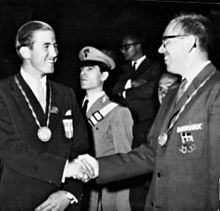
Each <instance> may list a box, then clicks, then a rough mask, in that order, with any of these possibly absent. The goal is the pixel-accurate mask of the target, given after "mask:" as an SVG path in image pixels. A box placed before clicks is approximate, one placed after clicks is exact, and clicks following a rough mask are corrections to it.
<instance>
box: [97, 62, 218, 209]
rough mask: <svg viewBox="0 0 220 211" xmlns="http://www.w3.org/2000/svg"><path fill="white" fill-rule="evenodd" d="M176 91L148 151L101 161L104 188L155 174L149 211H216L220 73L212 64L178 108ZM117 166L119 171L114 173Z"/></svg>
mask: <svg viewBox="0 0 220 211" xmlns="http://www.w3.org/2000/svg"><path fill="white" fill-rule="evenodd" d="M210 74H214V75H212V76H211V78H210V79H209V80H208V81H207V83H206V84H205V85H204V86H203V87H202V88H201V89H199V91H198V92H197V93H196V95H195V96H194V97H193V98H192V100H191V101H190V102H189V104H188V105H187V106H186V108H185V110H184V111H183V113H182V114H181V115H180V117H179V119H178V121H177V122H176V123H175V125H174V127H173V128H172V129H171V130H170V132H169V134H168V135H169V138H168V142H167V144H166V145H165V146H163V147H161V146H160V145H159V144H158V137H159V135H160V133H161V131H162V130H163V129H165V128H167V127H168V124H169V122H170V121H171V119H172V118H173V117H174V116H175V115H176V113H177V111H178V110H179V109H180V108H181V107H182V105H183V104H184V103H185V102H186V100H187V99H188V98H189V96H190V95H191V94H192V93H193V92H194V91H195V90H196V89H197V88H198V86H199V85H200V84H201V83H202V82H203V81H204V80H205V79H206V78H207V77H209V75H210ZM176 92H177V89H175V90H171V91H170V93H169V94H168V95H167V97H166V99H165V101H164V103H163V105H162V106H161V108H160V110H159V113H158V115H157V117H156V119H155V121H154V124H153V126H152V128H151V130H150V132H149V135H148V140H149V142H150V143H151V144H150V145H149V146H144V145H142V146H140V147H139V148H137V149H136V150H133V151H132V152H130V153H128V154H120V155H116V156H113V157H109V158H102V159H99V167H100V169H99V178H98V182H99V183H106V182H110V181H115V180H120V179H126V178H129V177H133V176H136V175H140V174H144V173H147V172H151V171H154V175H153V181H152V183H151V188H150V192H149V195H148V199H147V203H146V210H147V211H149V210H156V209H157V208H160V209H161V210H163V211H173V210H176V211H214V210H218V206H219V198H218V197H219V177H220V129H219V125H220V73H219V72H218V71H216V69H215V67H214V66H213V64H209V65H207V66H206V67H205V68H204V69H203V70H202V71H201V72H200V73H199V75H198V76H197V77H196V78H195V79H194V80H193V81H192V83H191V85H190V86H189V87H188V89H187V90H186V92H185V93H184V95H183V97H182V98H181V99H180V101H179V102H178V104H177V105H176V106H175V104H174V103H175V100H174V98H175V95H176ZM115 166H117V168H115Z"/></svg>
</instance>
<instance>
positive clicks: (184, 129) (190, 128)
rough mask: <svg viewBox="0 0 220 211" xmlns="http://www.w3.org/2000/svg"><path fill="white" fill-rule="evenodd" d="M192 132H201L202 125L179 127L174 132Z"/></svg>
mask: <svg viewBox="0 0 220 211" xmlns="http://www.w3.org/2000/svg"><path fill="white" fill-rule="evenodd" d="M192 130H202V123H197V124H191V125H183V126H179V127H177V130H176V132H177V133H182V132H187V131H192Z"/></svg>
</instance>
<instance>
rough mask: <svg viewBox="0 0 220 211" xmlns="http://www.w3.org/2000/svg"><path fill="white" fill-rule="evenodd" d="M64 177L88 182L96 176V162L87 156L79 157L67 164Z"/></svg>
mask: <svg viewBox="0 0 220 211" xmlns="http://www.w3.org/2000/svg"><path fill="white" fill-rule="evenodd" d="M65 176H66V177H72V178H74V179H78V180H81V181H82V182H88V181H89V180H91V179H94V178H96V177H97V176H98V161H97V160H96V159H95V158H93V157H92V156H90V155H88V154H84V155H80V156H78V157H77V158H76V159H74V160H73V161H71V162H69V163H68V166H67V169H66V174H65Z"/></svg>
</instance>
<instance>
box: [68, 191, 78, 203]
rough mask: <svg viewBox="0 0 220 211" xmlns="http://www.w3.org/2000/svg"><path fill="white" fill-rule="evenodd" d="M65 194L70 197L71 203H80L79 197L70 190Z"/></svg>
mask: <svg viewBox="0 0 220 211" xmlns="http://www.w3.org/2000/svg"><path fill="white" fill-rule="evenodd" d="M65 196H66V198H68V199H69V200H70V204H73V203H76V204H77V203H78V202H79V201H78V199H77V198H76V197H75V196H74V195H73V194H72V193H70V192H65Z"/></svg>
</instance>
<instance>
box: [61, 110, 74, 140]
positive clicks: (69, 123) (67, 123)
mask: <svg viewBox="0 0 220 211" xmlns="http://www.w3.org/2000/svg"><path fill="white" fill-rule="evenodd" d="M63 127H64V132H65V136H66V138H68V139H71V138H73V134H74V132H73V119H72V111H71V110H68V111H67V112H66V113H65V117H64V119H63Z"/></svg>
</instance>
